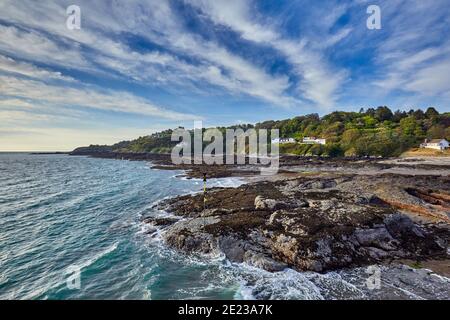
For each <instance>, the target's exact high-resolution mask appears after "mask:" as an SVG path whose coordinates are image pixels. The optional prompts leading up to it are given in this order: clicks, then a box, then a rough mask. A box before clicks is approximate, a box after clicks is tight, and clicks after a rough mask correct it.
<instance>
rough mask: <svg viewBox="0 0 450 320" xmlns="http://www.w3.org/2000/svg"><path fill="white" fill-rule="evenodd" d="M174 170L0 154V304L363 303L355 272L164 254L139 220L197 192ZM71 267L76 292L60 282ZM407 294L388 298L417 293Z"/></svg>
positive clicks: (194, 185)
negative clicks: (272, 268) (278, 268)
mask: <svg viewBox="0 0 450 320" xmlns="http://www.w3.org/2000/svg"><path fill="white" fill-rule="evenodd" d="M179 174H181V172H177V171H160V170H152V169H150V166H149V164H148V163H146V162H142V161H136V162H134V161H119V160H109V159H93V158H88V157H72V156H67V155H31V154H23V153H0V299H193V298H198V299H234V298H251V299H253V298H264V299H349V298H370V297H371V296H370V295H371V293H368V292H367V290H365V289H364V284H365V278H364V277H365V276H364V271H363V270H359V271H358V270H351V271H349V272H343V273H329V274H326V275H319V274H315V273H298V272H295V271H293V270H286V271H284V272H279V273H277V274H271V273H268V272H265V271H261V270H257V269H254V268H251V267H247V266H245V265H233V264H230V263H229V262H227V261H226V260H225V259H224V258H223V257H220V256H218V257H213V258H205V259H202V258H193V257H188V256H185V255H182V254H180V253H178V252H175V251H173V250H171V249H168V248H167V247H165V246H164V244H163V243H162V242H161V241H159V240H158V238H157V237H156V238H154V237H151V236H149V235H148V234H147V232H146V229H145V226H144V225H143V224H142V223H141V218H142V216H148V215H152V214H160V213H158V212H153V209H152V205H153V204H154V203H155V202H157V201H160V200H161V199H164V198H166V197H172V196H176V195H179V194H185V193H190V192H198V191H200V190H201V188H202V184H201V181H197V180H186V179H180V178H179V177H177V175H179ZM210 183H211V184H212V185H224V186H226V185H233V184H236V183H238V181H234V180H230V179H225V180H220V179H219V180H216V181H211V182H210ZM74 266H75V267H77V268H79V269H80V272H81V273H80V287H79V289H77V288H73V287H70V286H68V285H67V280H68V279H69V276H70V275H71V274H68V273H67V272H68V270H70V268H71V267H74ZM72 270H73V269H72ZM439 281H441V280H439ZM442 281H444V292H445V288H447V289H448V288H449V284H450V282H449V281H448V279H443V280H442ZM408 290H413V289H410V288H408ZM408 290H407V289H402V291H401V292H400V293H398V294H399V295H400V296H401V297H402V298H405V297H406V298H416V297H417V296H416V294H415V293H413V292H410V291H408ZM391 291H392V290H391ZM391 291H389V294H392V292H391ZM405 292H406V293H405ZM394 293H395V292H394ZM437 294H440V293H439V292H438V293H437ZM394 296H395V294H394Z"/></svg>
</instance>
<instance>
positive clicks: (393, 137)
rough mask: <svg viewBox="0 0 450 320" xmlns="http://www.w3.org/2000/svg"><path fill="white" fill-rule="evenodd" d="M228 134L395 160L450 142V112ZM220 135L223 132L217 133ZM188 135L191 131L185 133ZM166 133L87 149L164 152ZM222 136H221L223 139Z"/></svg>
mask: <svg viewBox="0 0 450 320" xmlns="http://www.w3.org/2000/svg"><path fill="white" fill-rule="evenodd" d="M228 128H232V129H236V128H242V129H244V130H246V129H249V128H255V129H279V130H280V136H281V137H283V138H295V139H296V140H297V141H302V139H303V137H307V136H313V137H320V138H325V139H327V144H326V145H303V144H288V145H282V146H281V148H280V151H281V152H282V153H291V154H297V155H321V156H331V157H336V156H383V157H386V156H398V155H400V154H401V153H402V152H404V151H406V150H408V149H410V148H412V147H417V146H418V145H419V144H420V142H422V141H423V140H424V139H425V138H428V139H434V138H446V139H447V140H450V113H448V112H447V113H443V114H440V113H439V112H438V111H436V109H434V108H428V109H427V110H426V111H425V112H424V111H422V110H420V109H418V110H410V111H409V112H406V111H400V110H397V111H395V112H392V111H391V110H390V109H389V108H388V107H386V106H381V107H378V108H368V109H366V110H364V109H361V110H360V111H359V112H343V111H335V112H332V113H330V114H328V115H326V116H323V117H319V115H318V114H309V115H304V116H299V117H295V118H292V119H286V120H279V121H274V120H270V121H265V122H262V123H257V124H256V125H251V124H247V125H238V126H232V127H228ZM218 129H219V130H221V131H222V132H225V129H227V128H225V127H221V128H218ZM191 134H192V132H191ZM171 135H172V130H170V129H169V130H165V131H162V132H158V133H154V134H152V135H149V136H144V137H139V138H138V139H136V140H132V141H122V142H119V143H117V144H115V145H113V146H90V147H88V148H87V149H88V150H92V151H95V152H96V151H117V152H156V153H168V152H170V151H171V149H172V148H173V147H174V146H175V145H176V144H177V142H173V141H171ZM224 136H225V135H224Z"/></svg>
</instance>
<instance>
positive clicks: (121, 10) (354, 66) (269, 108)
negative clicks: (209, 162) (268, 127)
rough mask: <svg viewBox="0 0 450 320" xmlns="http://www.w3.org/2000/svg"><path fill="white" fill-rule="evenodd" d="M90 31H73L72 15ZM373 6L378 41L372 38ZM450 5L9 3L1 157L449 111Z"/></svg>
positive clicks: (229, 0)
mask: <svg viewBox="0 0 450 320" xmlns="http://www.w3.org/2000/svg"><path fill="white" fill-rule="evenodd" d="M70 5H77V6H78V7H79V8H80V21H81V26H80V27H81V28H80V29H73V28H68V27H67V19H68V14H67V12H66V10H67V7H69V6H70ZM370 5H378V6H379V8H380V14H381V29H369V28H367V19H368V18H369V17H370V15H371V14H368V13H367V8H368V7H369V6H370ZM449 30H450V3H449V2H448V0H428V1H415V0H388V1H375V0H370V1H364V0H354V1H342V0H341V1H337V0H324V1H317V0H264V1H263V0H260V1H256V0H211V1H207V0H147V1H143V0H142V1H141V0H127V1H118V0H108V1H106V0H95V1H92V0H86V1H85V0H70V1H47V0H41V1H33V0H30V1H26V0H11V1H10V0H1V1H0V151H69V150H72V149H74V148H75V147H77V146H82V145H89V144H112V143H115V142H118V141H121V140H129V139H133V138H136V137H138V136H143V135H148V134H150V133H152V132H155V131H159V130H162V129H167V128H175V127H177V126H180V125H181V126H185V127H187V128H191V127H193V125H194V121H196V120H197V121H198V120H201V121H203V124H204V126H206V127H209V126H217V125H232V124H239V123H256V122H259V121H264V120H269V119H285V118H290V117H294V116H299V115H303V114H308V113H319V114H320V115H324V114H327V113H329V112H331V111H335V110H344V111H359V109H360V108H362V107H364V108H367V107H377V106H380V105H387V106H389V107H391V108H392V109H402V110H409V109H410V108H421V109H426V108H427V107H429V106H433V107H435V108H436V109H437V110H439V111H440V112H448V111H450V32H449Z"/></svg>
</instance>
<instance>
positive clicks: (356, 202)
mask: <svg viewBox="0 0 450 320" xmlns="http://www.w3.org/2000/svg"><path fill="white" fill-rule="evenodd" d="M89 156H92V155H89ZM93 156H94V157H101V158H105V157H106V158H115V159H126V160H143V161H151V163H152V168H154V169H160V170H183V171H184V172H185V174H184V177H185V178H187V179H198V178H200V177H202V175H203V173H206V174H207V176H208V179H213V178H228V177H236V178H241V179H244V181H245V184H243V185H241V186H238V187H233V188H230V187H227V188H223V187H214V188H209V189H208V198H210V199H208V205H207V208H206V209H203V196H202V194H190V195H183V196H178V197H174V198H170V199H165V200H163V201H161V202H159V203H158V204H157V205H156V207H157V208H158V209H159V210H164V211H167V212H169V213H170V214H173V215H175V216H176V217H177V219H161V218H157V217H153V218H152V217H145V219H143V222H144V223H145V224H147V225H149V226H151V227H157V228H159V229H160V230H162V232H160V234H161V235H162V239H163V241H164V243H165V244H167V245H168V246H170V247H172V248H175V249H176V250H179V251H180V252H183V253H185V254H194V255H197V254H200V255H205V254H211V253H213V252H220V253H222V254H224V255H225V256H226V258H227V259H228V260H230V261H231V262H236V263H242V262H244V263H246V264H248V265H250V266H255V267H258V268H261V269H265V270H268V271H271V272H274V271H280V270H283V269H284V268H293V269H294V270H298V271H316V272H328V271H332V270H340V269H343V268H348V267H362V266H366V265H370V264H374V263H378V264H388V265H389V264H392V263H397V262H398V263H402V261H409V262H411V261H415V262H416V263H410V265H417V266H418V265H424V266H431V267H433V266H436V267H435V268H434V269H436V271H437V272H438V273H440V274H442V275H445V276H448V275H449V274H448V273H447V272H446V271H445V264H446V263H448V261H449V257H448V252H447V246H448V242H449V237H448V231H449V218H448V214H447V215H446V210H447V211H448V205H449V203H448V198H447V197H448V187H447V186H448V183H449V176H448V172H449V171H448V170H449V169H450V166H448V165H447V164H445V165H439V166H436V165H434V164H421V163H420V161H419V163H417V161H414V162H410V163H397V159H390V161H391V162H390V163H389V162H388V163H386V162H381V161H380V160H376V159H358V160H355V159H346V160H342V159H338V160H335V159H317V158H297V157H282V161H281V168H280V172H279V173H278V174H277V175H275V176H272V177H262V176H259V175H257V174H256V172H259V170H258V168H257V166H250V167H248V165H247V166H237V165H224V166H198V165H181V166H173V165H171V164H170V163H169V160H168V155H150V154H131V155H130V154H108V155H106V156H105V155H98V154H97V155H93ZM299 167H301V170H299V169H298V168H299ZM399 168H400V171H402V170H403V171H404V172H405V173H398V172H395V170H396V169H397V170H398V169H399ZM312 169H315V170H312ZM342 169H343V170H342ZM411 169H412V172H416V171H418V169H419V170H420V171H423V172H419V174H420V175H417V177H413V176H411V175H410V174H411V172H409V171H408V170H411ZM392 170H394V172H390V171H392ZM430 173H432V174H430ZM399 177H402V178H403V180H402V181H399ZM419 177H420V178H419ZM436 179H438V180H436ZM374 180H375V182H374ZM400 180H401V179H400ZM376 181H378V182H380V183H382V184H384V186H386V188H385V189H384V190H378V191H377V192H375V189H376V188H375V187H376V186H378V188H379V185H377V183H376ZM436 181H440V184H439V183H436ZM394 182H395V183H394ZM308 184H309V187H307V188H303V189H302V186H303V187H304V186H305V185H308ZM396 184H397V186H398V185H399V184H400V185H401V186H402V188H396V189H395V188H393V186H394V185H396ZM292 185H295V187H292ZM311 185H312V186H313V187H311ZM355 185H360V186H362V188H359V190H358V188H355ZM299 186H300V189H299ZM407 186H409V187H410V189H414V190H422V189H427V188H428V189H430V188H431V189H432V187H434V188H435V189H436V190H438V191H439V192H441V193H439V192H438V198H437V199H436V198H433V199H431V198H427V197H429V196H430V195H426V194H425V195H424V194H414V192H412V191H411V190H409V193H408V192H405V191H404V190H406V189H407ZM388 187H389V188H388ZM283 188H284V190H283ZM295 188H297V189H298V190H295ZM371 188H372V189H371ZM374 188H375V189H374ZM392 189H395V190H392ZM280 190H281V191H280ZM395 191H396V192H395ZM275 194H278V196H274V195H275ZM350 195H351V196H350ZM435 195H436V194H435ZM258 197H260V200H261V203H260V204H259V205H260V207H259V208H258V204H256V206H255V198H258ZM420 197H422V198H420ZM431 197H433V196H431ZM439 197H440V198H442V197H443V198H444V200H440V198H439ZM298 198H300V199H302V201H298V200H297V199H298ZM424 199H425V200H424ZM398 200H400V201H398ZM426 200H428V202H427V201H426ZM433 201H443V202H441V203H439V204H436V203H433ZM324 204H325V207H324ZM342 204H343V205H342ZM333 206H334V207H335V208H336V209H335V210H334V209H333ZM441 207H443V208H441ZM349 208H352V210H353V211H354V212H353V214H354V217H353V218H354V219H353V218H350V219H349V213H348V212H346V211H348V209H349ZM333 210H334V211H333ZM352 210H350V211H352ZM305 213H307V214H305ZM323 213H327V214H326V215H323ZM330 213H331V214H333V215H338V216H339V218H338V219H337V220H336V221H331V220H330V221H326V216H327V215H329V214H330ZM364 213H365V214H364ZM299 214H300V215H302V214H303V215H305V216H308V215H309V216H311V215H312V216H314V217H315V218H316V220H315V221H313V222H312V223H311V224H310V225H309V226H306V227H305V222H306V220H305V219H303V220H301V219H300V220H299V221H294V222H293V221H292V220H295V215H299ZM293 216H294V218H293ZM356 217H357V218H356ZM361 217H364V218H362V219H361ZM386 219H387V220H386ZM389 219H391V220H392V219H393V220H392V221H391V222H389V221H390V220H389ZM344 220H345V223H343V221H344ZM333 223H337V226H338V227H336V228H333ZM397 224H400V225H402V227H401V228H403V229H400V230H396V231H395V230H393V228H394V229H395V227H394V226H395V225H397ZM300 226H302V227H303V230H300V229H302V228H300ZM308 227H309V229H308ZM150 229H151V228H150ZM313 229H317V230H321V229H324V230H326V231H324V232H319V235H317V234H315V233H314V232H312V230H313ZM397 229H398V228H397ZM396 232H397V234H395V233H396ZM149 233H151V232H149ZM302 233H304V234H302ZM274 234H275V236H274ZM249 235H250V236H249ZM279 238H283V239H282V241H281V243H280V241H279V240H280V239H279ZM293 239H294V240H293ZM305 239H309V240H308V241H306V240H305ZM300 240H301V241H300ZM298 241H300V242H299V243H297V242H298ZM300 243H301V245H299V244H300ZM408 243H409V244H411V243H412V244H414V245H413V246H414V248H412V247H411V246H410V245H409V244H408ZM355 247H356V249H355ZM444 247H445V248H444ZM299 248H306V249H304V250H303V253H305V252H308V254H307V255H304V254H303V255H299V252H300V251H301V250H299ZM339 251H340V253H339ZM427 261H428V262H427ZM430 261H435V262H434V263H431V262H430ZM443 266H444V267H443Z"/></svg>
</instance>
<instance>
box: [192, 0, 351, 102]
mask: <svg viewBox="0 0 450 320" xmlns="http://www.w3.org/2000/svg"><path fill="white" fill-rule="evenodd" d="M188 2H189V3H191V4H192V5H194V6H195V7H197V8H198V9H200V10H201V11H202V12H203V13H204V14H206V15H207V16H208V17H209V18H210V19H211V20H212V21H214V22H215V23H216V24H220V25H225V26H227V27H229V28H231V29H232V30H234V31H236V32H238V33H239V34H241V37H242V38H243V39H246V40H249V41H253V42H255V43H258V44H263V45H266V46H271V47H273V48H274V49H276V50H278V51H279V52H281V53H282V54H284V55H285V56H286V58H287V60H288V61H289V63H290V64H292V65H293V66H294V69H295V71H296V73H297V75H299V76H300V77H301V79H302V80H301V81H300V83H299V85H298V90H299V91H300V92H301V93H303V96H304V97H305V98H307V99H309V100H311V101H313V102H315V103H316V104H317V105H319V106H321V107H333V106H334V105H335V101H336V98H337V97H336V93H337V90H338V89H339V87H340V85H341V84H342V82H343V81H344V78H345V73H344V72H341V71H333V70H331V69H330V68H329V66H328V65H327V63H326V62H325V61H324V59H323V57H321V55H320V52H317V51H312V50H310V49H308V48H307V46H306V44H305V43H306V42H305V41H302V40H291V39H287V38H285V37H283V36H282V35H281V34H280V33H279V32H277V31H276V30H275V28H274V27H273V26H271V25H268V24H260V23H258V22H257V21H254V19H253V18H252V14H253V9H254V8H253V7H252V6H251V2H250V1H247V0H230V1H206V0H191V1H188ZM333 19H334V20H335V19H336V17H334V18H333ZM349 33H350V29H346V30H344V31H342V32H341V33H338V34H336V35H334V36H333V37H331V38H330V39H328V40H327V41H328V45H332V44H335V43H336V42H338V41H340V40H342V39H343V38H345V37H346V36H347V35H348V34H349Z"/></svg>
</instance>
